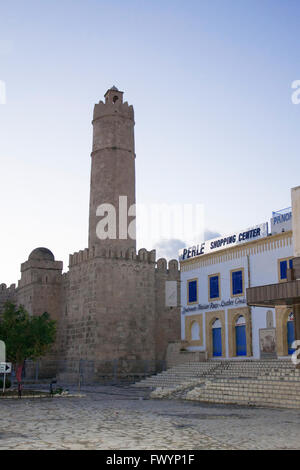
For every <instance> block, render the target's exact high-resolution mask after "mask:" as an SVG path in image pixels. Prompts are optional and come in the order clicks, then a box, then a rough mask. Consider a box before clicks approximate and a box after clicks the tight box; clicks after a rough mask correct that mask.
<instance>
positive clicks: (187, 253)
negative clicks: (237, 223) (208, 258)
mask: <svg viewBox="0 0 300 470" xmlns="http://www.w3.org/2000/svg"><path fill="white" fill-rule="evenodd" d="M267 236H268V222H265V223H263V224H260V225H256V226H255V227H252V228H248V229H246V230H243V231H241V232H236V233H233V234H231V235H228V236H225V237H218V238H214V239H212V240H207V241H206V242H202V243H200V244H199V245H195V246H191V247H189V248H183V249H182V250H180V251H179V259H180V261H184V260H186V259H189V258H195V257H196V256H201V255H206V254H208V253H213V252H215V251H219V250H222V249H224V248H229V247H231V246H235V245H240V244H242V243H247V242H249V241H252V240H257V239H259V238H264V237H267Z"/></svg>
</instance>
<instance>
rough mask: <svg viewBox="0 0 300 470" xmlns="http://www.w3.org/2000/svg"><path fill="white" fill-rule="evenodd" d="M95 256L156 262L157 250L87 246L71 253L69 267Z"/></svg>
mask: <svg viewBox="0 0 300 470" xmlns="http://www.w3.org/2000/svg"><path fill="white" fill-rule="evenodd" d="M94 258H107V259H124V260H134V261H138V262H144V263H149V264H151V263H153V264H154V263H155V262H156V251H155V250H151V251H148V250H146V248H141V249H140V250H139V251H138V253H136V251H135V249H134V248H129V249H127V250H123V249H120V248H117V249H115V250H112V249H107V248H103V247H101V246H96V247H93V248H92V249H89V248H86V249H85V250H80V251H78V252H76V253H73V254H71V255H69V267H73V266H77V265H79V264H81V263H85V262H87V261H89V260H91V259H94Z"/></svg>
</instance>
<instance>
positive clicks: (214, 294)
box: [209, 276, 219, 299]
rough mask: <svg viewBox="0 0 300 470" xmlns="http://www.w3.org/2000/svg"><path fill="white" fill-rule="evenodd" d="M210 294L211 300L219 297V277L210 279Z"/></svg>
mask: <svg viewBox="0 0 300 470" xmlns="http://www.w3.org/2000/svg"><path fill="white" fill-rule="evenodd" d="M209 294H210V298H211V299H215V298H218V297H219V276H212V277H210V278H209Z"/></svg>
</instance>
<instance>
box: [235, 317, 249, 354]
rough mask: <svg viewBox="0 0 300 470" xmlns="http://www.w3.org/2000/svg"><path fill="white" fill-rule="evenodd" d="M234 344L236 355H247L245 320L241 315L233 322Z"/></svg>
mask: <svg viewBox="0 0 300 470" xmlns="http://www.w3.org/2000/svg"><path fill="white" fill-rule="evenodd" d="M235 344H236V355H237V356H246V355H247V340H246V322H245V317H243V316H242V315H241V316H240V317H239V318H238V319H237V321H236V324H235Z"/></svg>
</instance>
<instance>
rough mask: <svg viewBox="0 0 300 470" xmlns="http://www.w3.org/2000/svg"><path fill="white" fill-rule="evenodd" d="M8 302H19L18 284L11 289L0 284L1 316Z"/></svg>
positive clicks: (11, 286) (12, 285)
mask: <svg viewBox="0 0 300 470" xmlns="http://www.w3.org/2000/svg"><path fill="white" fill-rule="evenodd" d="M6 302H12V303H16V302H17V289H16V284H11V285H10V286H9V287H7V285H6V284H4V283H3V284H0V315H1V313H2V310H3V307H4V305H5V304H6Z"/></svg>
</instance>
